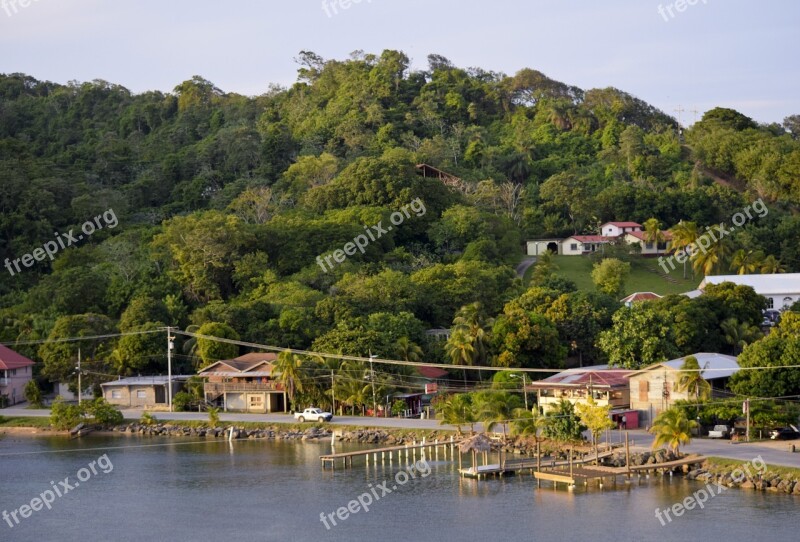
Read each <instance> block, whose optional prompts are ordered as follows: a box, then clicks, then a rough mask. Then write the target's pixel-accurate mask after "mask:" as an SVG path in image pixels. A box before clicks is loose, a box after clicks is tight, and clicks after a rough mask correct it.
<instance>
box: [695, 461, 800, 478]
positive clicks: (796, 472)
mask: <svg viewBox="0 0 800 542" xmlns="http://www.w3.org/2000/svg"><path fill="white" fill-rule="evenodd" d="M749 463H750V461H742V460H738V459H726V458H723V457H716V456H710V457H707V458H706V463H705V464H706V468H707V469H708V470H709V471H710V472H713V473H722V472H730V471H732V470H734V469H737V468H739V467H741V466H742V465H745V464H749ZM751 470H752V469H751ZM766 472H768V473H770V474H775V475H778V476H779V477H781V478H793V479H795V480H800V468H794V467H780V466H776V465H770V464H769V463H767V470H766Z"/></svg>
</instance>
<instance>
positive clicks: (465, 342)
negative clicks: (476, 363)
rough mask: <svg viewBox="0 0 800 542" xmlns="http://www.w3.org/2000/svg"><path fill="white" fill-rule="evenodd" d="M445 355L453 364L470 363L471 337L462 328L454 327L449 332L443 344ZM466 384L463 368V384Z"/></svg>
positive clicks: (471, 355)
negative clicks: (451, 331)
mask: <svg viewBox="0 0 800 542" xmlns="http://www.w3.org/2000/svg"><path fill="white" fill-rule="evenodd" d="M445 351H446V352H447V356H448V357H449V358H450V361H451V362H452V363H453V365H472V360H473V352H474V351H475V348H474V347H473V346H472V338H471V337H470V336H469V333H467V332H466V331H465V330H464V329H463V328H456V329H454V330H453V333H451V334H450V338H449V339H447V344H446V345H445ZM466 385H467V371H466V369H465V370H464V386H465V387H466Z"/></svg>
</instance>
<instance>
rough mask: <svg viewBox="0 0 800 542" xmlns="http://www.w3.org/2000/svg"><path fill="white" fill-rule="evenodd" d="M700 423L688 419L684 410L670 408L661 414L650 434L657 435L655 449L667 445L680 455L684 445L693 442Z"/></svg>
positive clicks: (654, 441)
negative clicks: (695, 430)
mask: <svg viewBox="0 0 800 542" xmlns="http://www.w3.org/2000/svg"><path fill="white" fill-rule="evenodd" d="M697 426H698V423H697V422H696V421H694V420H690V419H689V418H687V417H686V412H684V410H683V409H682V408H676V407H673V408H670V409H668V410H665V411H664V412H662V413H661V414H659V415H658V416H657V417H656V419H655V420H654V421H653V426H652V427H651V428H650V432H651V433H653V434H654V435H655V437H656V438H655V439H653V448H654V449H655V448H658V447H660V446H663V445H665V444H666V445H667V446H669V447H670V448H672V451H674V452H675V454H676V455H677V454H679V453H680V447H681V445H682V444H688V443H689V442H690V441H691V440H692V430H693V429H695V428H697Z"/></svg>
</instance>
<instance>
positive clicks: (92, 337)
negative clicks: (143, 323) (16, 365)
mask: <svg viewBox="0 0 800 542" xmlns="http://www.w3.org/2000/svg"><path fill="white" fill-rule="evenodd" d="M163 332H164V330H163V329H153V330H149V331H128V332H125V333H109V334H107V335H86V336H84V337H63V338H60V339H40V340H38V341H19V342H7V343H0V344H2V345H4V346H26V345H32V344H45V343H47V344H49V343H66V342H76V341H95V340H100V339H112V338H114V337H127V336H129V335H146V334H148V333H163Z"/></svg>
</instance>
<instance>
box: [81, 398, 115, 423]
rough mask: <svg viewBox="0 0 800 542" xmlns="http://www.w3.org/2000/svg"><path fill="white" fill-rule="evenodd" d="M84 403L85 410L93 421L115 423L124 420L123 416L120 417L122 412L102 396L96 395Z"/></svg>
mask: <svg viewBox="0 0 800 542" xmlns="http://www.w3.org/2000/svg"><path fill="white" fill-rule="evenodd" d="M86 404H87V407H86V411H87V412H88V413H89V414H91V415H92V417H93V418H94V421H95V423H99V424H103V425H117V424H120V423H122V422H123V421H125V418H123V417H122V412H120V411H119V410H117V409H116V408H114V407H113V406H112V405H110V404H108V401H106V400H105V399H103V398H102V397H98V398H97V399H95V400H94V401H91V402H89V403H86Z"/></svg>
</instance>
